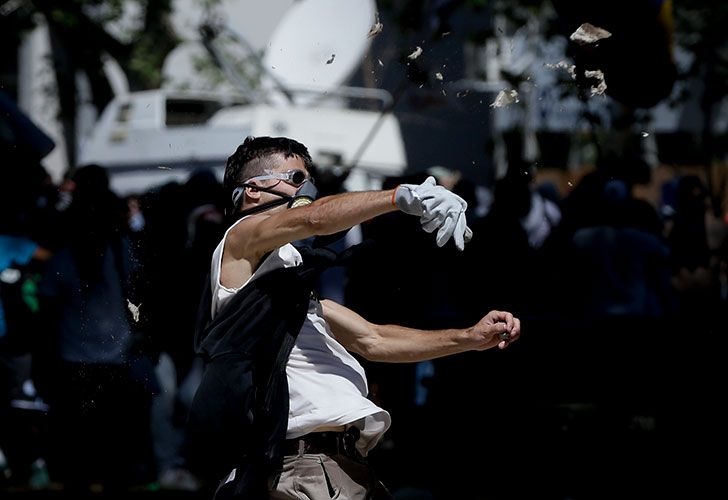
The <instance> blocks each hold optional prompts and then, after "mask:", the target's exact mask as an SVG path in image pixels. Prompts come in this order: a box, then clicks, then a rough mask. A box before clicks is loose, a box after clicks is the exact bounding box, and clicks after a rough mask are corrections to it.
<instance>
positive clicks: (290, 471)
mask: <svg viewBox="0 0 728 500" xmlns="http://www.w3.org/2000/svg"><path fill="white" fill-rule="evenodd" d="M270 498H271V499H272V500H293V499H296V500H300V499H306V500H329V499H332V498H338V499H342V500H360V499H361V500H365V499H372V500H385V499H391V498H392V496H391V495H390V494H389V492H388V491H387V489H386V488H385V487H384V485H382V484H381V483H380V482H379V481H377V480H376V479H375V477H374V475H373V474H372V471H371V469H370V468H369V466H368V465H367V464H366V463H365V462H363V461H359V460H354V459H351V458H349V457H347V456H345V455H340V454H338V455H324V454H304V455H298V456H286V457H285V458H284V460H283V471H282V472H281V476H280V479H279V480H278V484H277V485H276V487H275V489H274V490H271V492H270Z"/></svg>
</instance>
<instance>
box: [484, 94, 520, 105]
mask: <svg viewBox="0 0 728 500" xmlns="http://www.w3.org/2000/svg"><path fill="white" fill-rule="evenodd" d="M514 102H520V101H519V100H518V91H517V90H501V91H500V92H498V95H497V96H495V101H493V102H492V103H491V105H490V107H491V108H503V107H506V106H510V105H511V104H513V103H514Z"/></svg>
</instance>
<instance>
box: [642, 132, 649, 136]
mask: <svg viewBox="0 0 728 500" xmlns="http://www.w3.org/2000/svg"><path fill="white" fill-rule="evenodd" d="M649 136H650V133H649V132H642V137H649Z"/></svg>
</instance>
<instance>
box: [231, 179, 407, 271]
mask: <svg viewBox="0 0 728 500" xmlns="http://www.w3.org/2000/svg"><path fill="white" fill-rule="evenodd" d="M393 194H394V190H388V191H360V192H351V193H341V194H337V195H333V196H326V197H324V198H321V199H318V200H316V201H314V202H313V203H311V204H310V205H306V206H303V207H298V208H292V209H288V210H280V211H277V212H274V213H271V214H261V215H257V216H252V217H250V218H248V219H245V220H244V221H242V222H240V223H238V224H237V225H236V226H235V227H234V228H233V229H232V230H231V231H230V233H229V234H228V237H227V240H226V245H225V252H229V255H230V256H232V257H233V258H234V259H249V260H257V259H258V258H260V256H262V255H264V254H265V253H266V252H269V251H271V250H273V249H275V248H278V247H280V246H282V245H285V244H286V243H290V242H292V241H297V240H302V239H305V238H308V237H310V236H320V235H326V234H334V233H337V232H339V231H343V230H344V229H349V228H350V227H353V226H355V225H357V224H360V223H362V222H364V221H366V220H369V219H371V218H373V217H376V216H378V215H382V214H385V213H387V212H392V211H395V210H397V207H396V206H395V205H394V204H393V203H392V195H393Z"/></svg>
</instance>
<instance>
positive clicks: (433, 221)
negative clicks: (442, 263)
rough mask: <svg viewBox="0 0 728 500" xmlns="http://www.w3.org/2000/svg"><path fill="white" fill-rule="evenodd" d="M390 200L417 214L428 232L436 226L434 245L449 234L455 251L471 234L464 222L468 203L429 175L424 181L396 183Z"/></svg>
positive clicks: (448, 236)
mask: <svg viewBox="0 0 728 500" xmlns="http://www.w3.org/2000/svg"><path fill="white" fill-rule="evenodd" d="M394 203H395V204H396V205H397V208H399V209H400V210H402V211H403V212H404V213H407V214H410V215H417V216H419V217H420V224H422V228H423V229H424V230H425V231H427V232H428V233H431V232H433V231H434V230H435V229H437V238H436V241H437V246H440V247H441V246H443V245H444V244H445V243H447V241H448V240H449V239H450V238H451V237H452V238H453V239H454V240H455V246H456V247H458V249H459V250H463V249H464V248H465V243H467V242H469V241H470V239H471V238H472V237H473V232H472V231H471V230H470V228H469V227H468V226H467V225H466V223H465V222H466V221H465V210H466V209H467V208H468V204H467V203H466V202H465V200H463V199H462V198H461V197H459V196H458V195H456V194H454V193H452V192H450V191H448V190H447V189H445V188H444V187H442V186H438V185H437V184H436V181H435V178H434V177H432V176H430V177H428V178H427V179H426V180H425V182H423V183H422V184H420V185H417V184H400V185H399V186H398V187H397V190H396V191H395V192H394Z"/></svg>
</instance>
